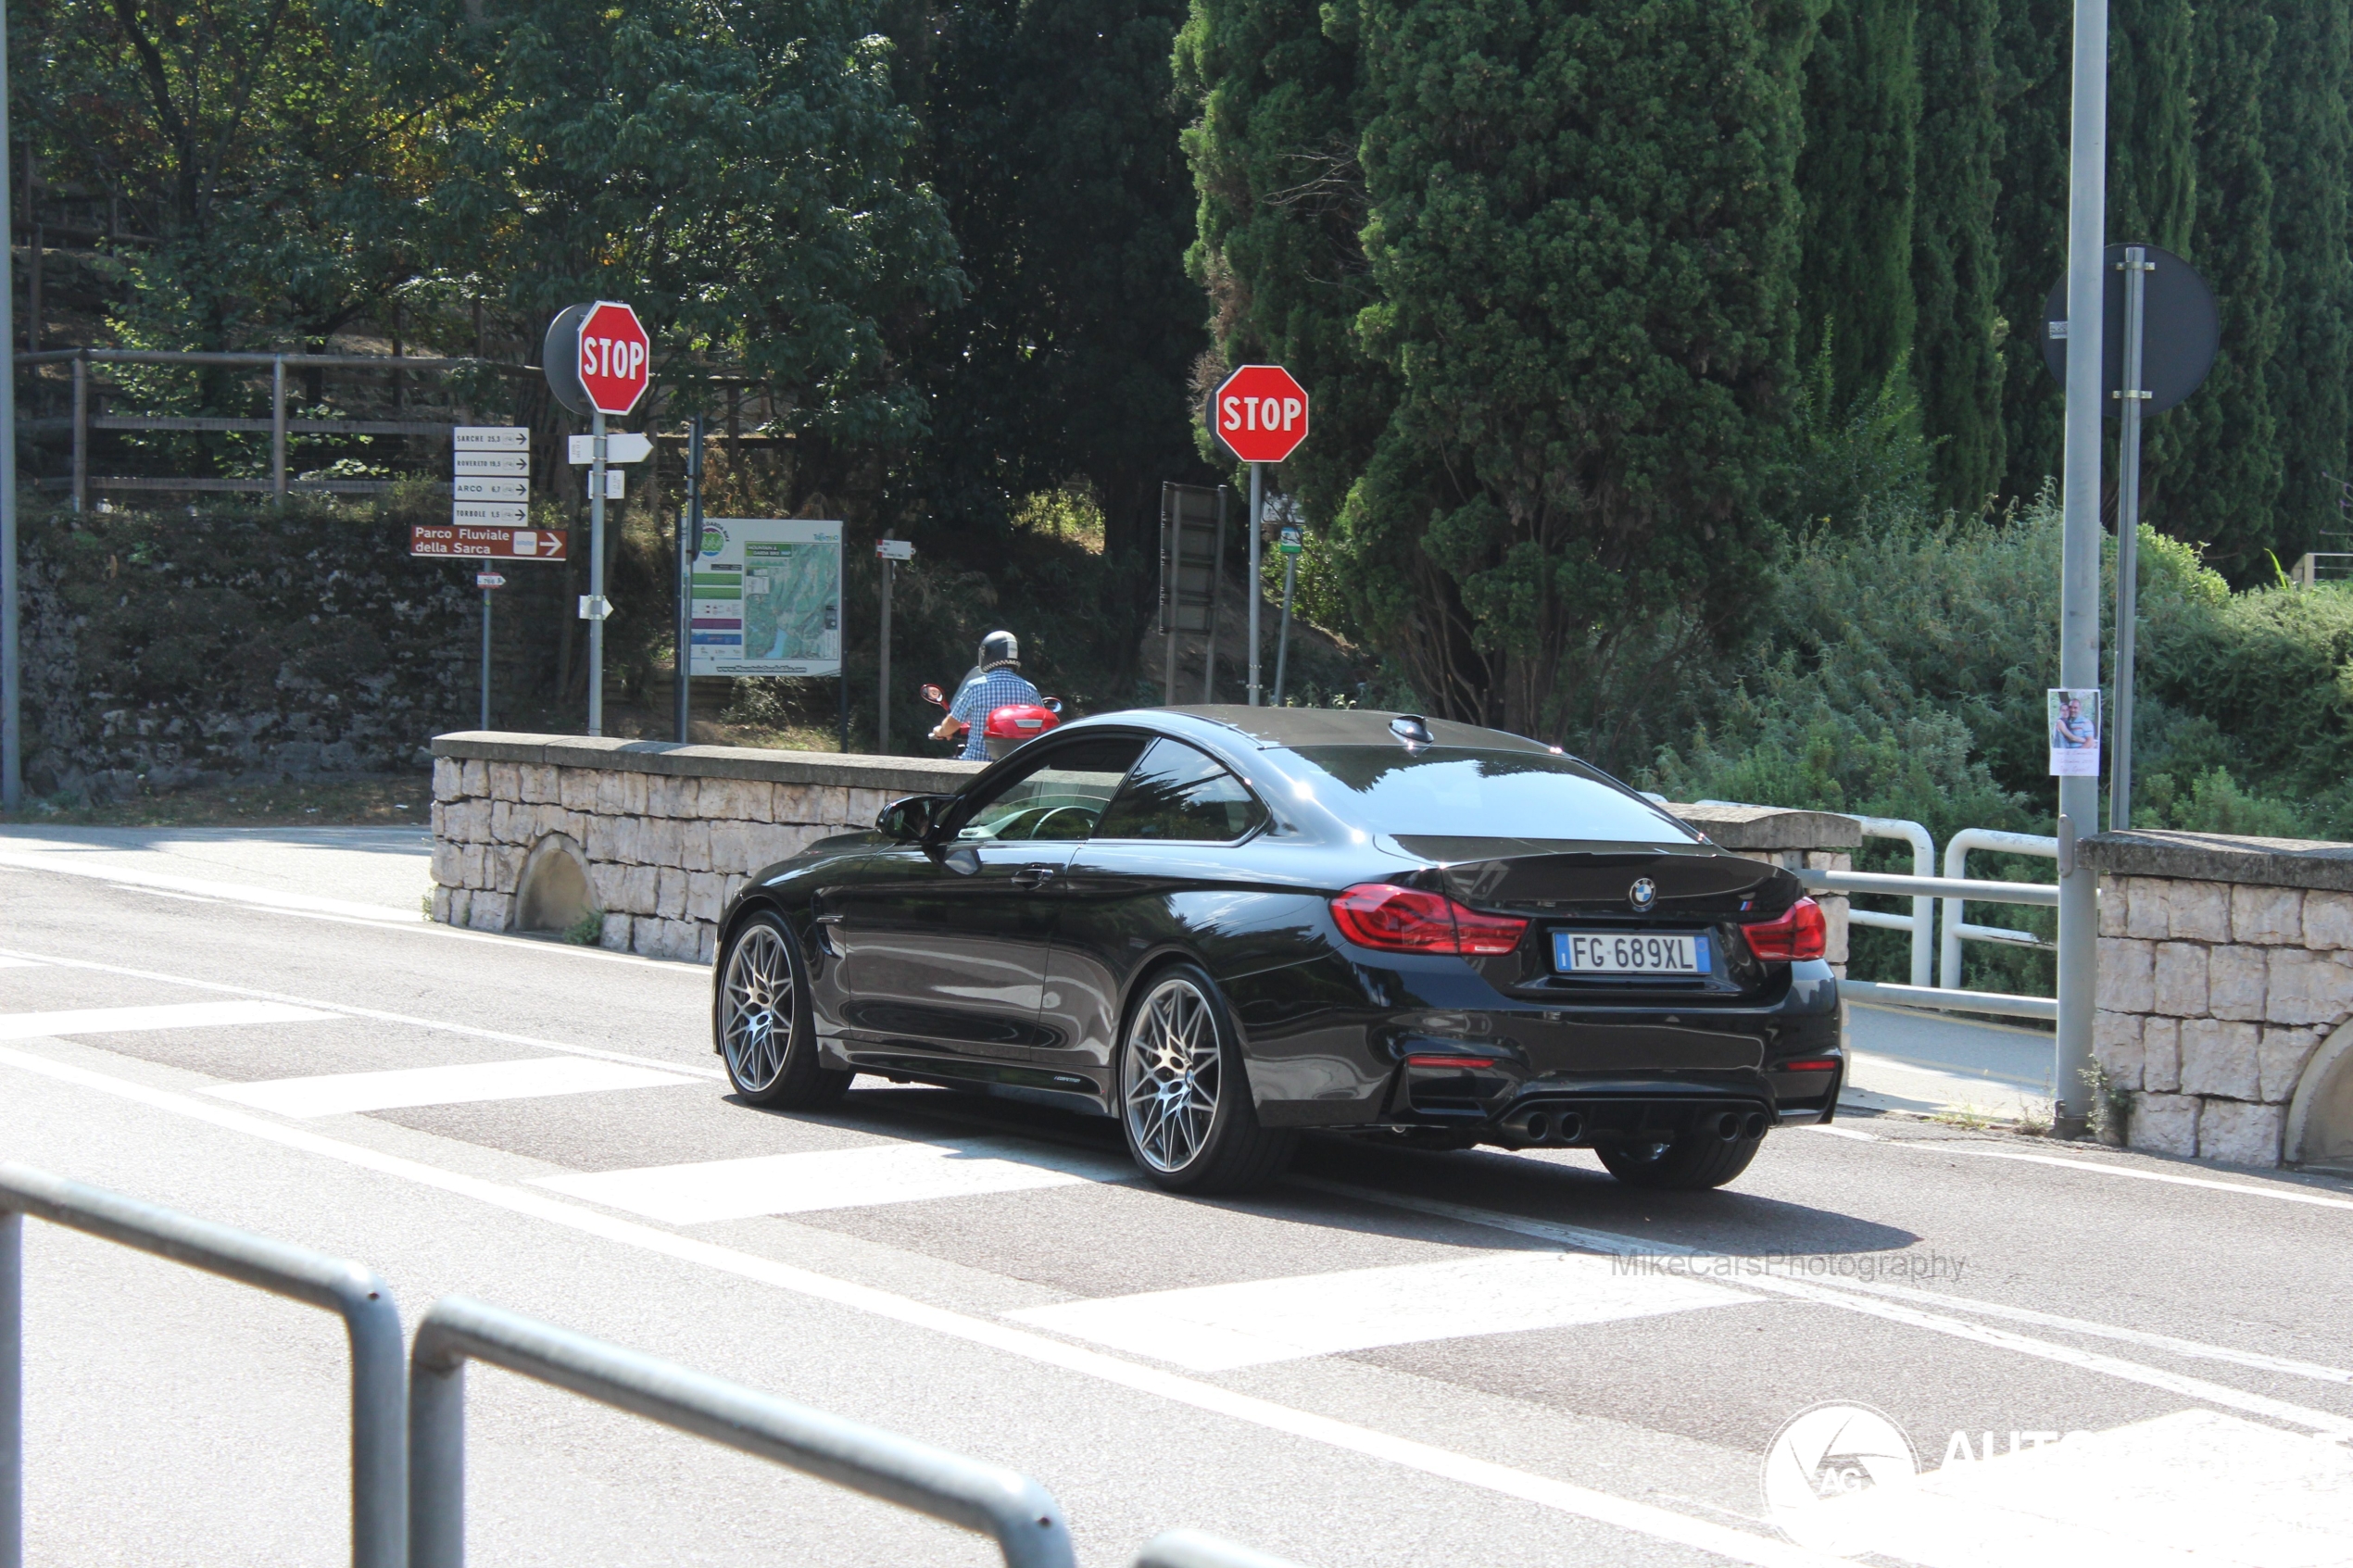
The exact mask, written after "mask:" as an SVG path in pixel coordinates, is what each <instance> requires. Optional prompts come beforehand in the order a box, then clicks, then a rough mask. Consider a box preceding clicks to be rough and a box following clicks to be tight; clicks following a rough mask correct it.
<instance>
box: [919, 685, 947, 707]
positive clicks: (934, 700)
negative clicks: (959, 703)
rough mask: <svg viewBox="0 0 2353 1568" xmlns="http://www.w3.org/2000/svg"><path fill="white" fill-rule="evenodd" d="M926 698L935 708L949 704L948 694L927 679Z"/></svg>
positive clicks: (925, 686)
mask: <svg viewBox="0 0 2353 1568" xmlns="http://www.w3.org/2000/svg"><path fill="white" fill-rule="evenodd" d="M924 700H925V702H928V703H930V704H931V705H932V706H933V707H935V708H945V707H947V706H948V694H947V693H946V692H943V691H941V690H940V689H939V688H938V687H937V686H935V685H933V684H931V683H930V682H928V681H926V682H925V683H924Z"/></svg>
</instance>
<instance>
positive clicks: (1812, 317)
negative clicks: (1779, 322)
mask: <svg viewBox="0 0 2353 1568" xmlns="http://www.w3.org/2000/svg"><path fill="white" fill-rule="evenodd" d="M1918 10H1919V0H1834V3H1833V4H1831V6H1829V8H1828V9H1827V10H1825V11H1824V12H1823V14H1822V20H1821V26H1820V30H1819V32H1818V36H1817V37H1816V39H1815V41H1814V45H1813V47H1812V48H1811V49H1810V50H1809V51H1808V52H1807V54H1806V77H1805V82H1806V84H1805V117H1806V130H1805V136H1806V142H1805V147H1804V150H1803V151H1801V152H1800V153H1799V154H1798V157H1797V190H1798V195H1799V197H1800V199H1801V200H1802V201H1803V202H1804V204H1805V218H1804V222H1803V227H1802V229H1801V230H1800V234H1799V241H1798V248H1799V254H1800V255H1801V256H1802V257H1804V261H1803V264H1802V266H1801V267H1800V268H1799V271H1798V289H1797V296H1798V307H1797V326H1798V352H1799V354H1800V356H1801V357H1802V358H1806V359H1807V360H1811V359H1812V358H1814V357H1815V356H1816V355H1817V354H1818V353H1819V352H1820V351H1821V349H1822V348H1823V346H1824V345H1828V346H1829V348H1830V352H1831V381H1832V394H1833V397H1834V400H1835V401H1836V403H1837V404H1838V405H1839V406H1841V407H1843V406H1844V405H1845V404H1847V403H1848V402H1850V401H1852V400H1853V399H1854V398H1856V397H1857V396H1860V395H1863V394H1864V393H1866V392H1868V391H1869V390H1871V389H1873V388H1875V387H1877V386H1879V385H1880V384H1881V383H1882V382H1884V381H1885V380H1886V379H1887V374H1888V372H1889V371H1890V370H1894V368H1895V367H1896V366H1897V365H1899V364H1901V363H1903V362H1904V359H1905V358H1906V356H1907V355H1908V354H1910V353H1911V350H1912V341H1913V320H1914V303H1913V292H1912V240H1913V211H1914V194H1913V193H1914V181H1915V170H1914V161H1915V143H1916V140H1917V138H1918V136H1919V125H1920V84H1919V71H1918V69H1917V59H1918V50H1917V49H1916V47H1915V44H1914V32H1915V29H1916V27H1917V26H1918V24H1919V17H1918V14H1917V13H1918ZM1931 25H1933V24H1931ZM1930 177H1931V182H1934V181H1939V180H1941V179H1943V178H1944V171H1941V170H1936V169H1931V176H1930ZM1923 216H1925V211H1924V212H1923Z"/></svg>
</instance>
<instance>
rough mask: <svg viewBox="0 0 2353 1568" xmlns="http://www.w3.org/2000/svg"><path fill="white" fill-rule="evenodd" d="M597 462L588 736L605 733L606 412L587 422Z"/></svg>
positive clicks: (591, 525) (591, 515)
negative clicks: (594, 444)
mask: <svg viewBox="0 0 2353 1568" xmlns="http://www.w3.org/2000/svg"><path fill="white" fill-rule="evenodd" d="M588 430H589V439H590V440H592V441H593V442H595V443H596V446H595V453H596V462H595V464H594V465H593V467H592V470H591V471H590V473H589V475H588V733H589V734H592V735H601V734H604V733H605V411H604V410H603V409H602V408H599V409H598V410H597V411H596V414H595V417H594V418H593V419H592V420H591V421H590V423H589V427H588Z"/></svg>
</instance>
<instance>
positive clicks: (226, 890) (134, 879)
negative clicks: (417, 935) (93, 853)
mask: <svg viewBox="0 0 2353 1568" xmlns="http://www.w3.org/2000/svg"><path fill="white" fill-rule="evenodd" d="M100 852H101V853H120V851H100ZM0 866H6V867H9V868H11V869H13V870H16V871H24V872H55V873H56V874H57V875H58V876H79V877H87V878H90V879H91V880H93V881H95V882H110V883H113V884H115V885H116V886H118V887H136V888H139V889H141V890H142V891H147V892H159V893H178V894H182V895H194V896H195V897H202V898H219V899H222V900H224V901H226V902H229V903H236V904H249V905H252V906H253V907H255V908H257V909H293V910H297V911H301V912H305V913H313V914H329V915H342V916H344V917H346V919H352V920H363V921H367V922H370V923H371V924H378V925H396V924H407V925H415V924H417V923H418V922H421V921H422V920H423V918H424V916H423V915H422V913H421V912H419V911H418V910H416V909H395V908H393V907H391V906H389V905H385V904H362V903H359V902H356V901H354V900H352V899H349V898H322V897H318V896H317V895H316V894H310V893H282V892H280V891H278V890H277V889H276V888H274V887H253V886H249V885H247V884H244V883H239V882H212V881H208V880H207V879H205V878H202V877H193V876H173V875H171V874H170V872H142V871H125V870H123V869H122V868H121V867H120V866H95V865H92V866H77V865H74V864H71V863H70V862H68V861H63V860H60V859H58V858H57V857H56V856H54V855H29V854H26V853H25V852H24V851H22V850H11V849H0ZM424 885H426V884H420V888H421V889H422V887H423V886H424Z"/></svg>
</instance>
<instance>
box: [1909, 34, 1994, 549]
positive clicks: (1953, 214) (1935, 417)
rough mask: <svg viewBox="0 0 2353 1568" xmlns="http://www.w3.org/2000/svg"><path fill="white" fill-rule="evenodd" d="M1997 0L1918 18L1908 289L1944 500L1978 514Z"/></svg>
mask: <svg viewBox="0 0 2353 1568" xmlns="http://www.w3.org/2000/svg"><path fill="white" fill-rule="evenodd" d="M1997 19H1998V12H1997V7H1996V0H1940V3H1938V4H1933V5H1931V6H1928V7H1927V8H1926V9H1924V10H1923V11H1922V12H1921V13H1920V18H1919V83H1920V94H1919V96H1920V128H1919V170H1920V177H1919V197H1918V200H1917V203H1916V205H1915V207H1914V209H1913V230H1912V276H1911V280H1910V282H1911V289H1910V292H1911V294H1912V295H1913V297H1914V298H1915V299H1916V300H1917V302H1918V308H1919V324H1918V325H1917V327H1916V328H1915V329H1914V338H1913V341H1914V344H1915V345H1916V346H1915V348H1914V351H1913V358H1912V369H1913V378H1914V381H1915V383H1917V385H1918V387H1919V405H1920V417H1921V423H1922V425H1923V426H1924V428H1925V429H1926V431H1927V433H1928V434H1929V436H1930V437H1931V439H1932V440H1934V441H1935V442H1936V445H1935V447H1934V449H1933V450H1932V451H1931V453H1930V456H1929V464H1930V470H1929V471H1930V476H1931V481H1932V483H1934V485H1935V491H1936V496H1937V499H1938V501H1939V502H1940V503H1941V504H1942V505H1944V506H1945V507H1948V508H1956V509H1960V510H1972V509H1974V508H1978V507H1980V506H1982V505H1983V504H1984V503H1985V501H1986V499H1987V497H1989V496H1990V495H1993V494H1994V491H1995V490H1997V489H1998V488H2000V486H2001V483H2002V476H2003V449H2004V445H2005V443H2004V438H2003V430H2002V383H2003V374H2004V366H2003V363H2002V356H2001V343H2000V338H2001V333H2000V328H1999V320H2000V315H2001V311H2000V294H2001V257H2000V254H1999V247H1998V243H1997V240H1996V237H1995V232H1994V206H1995V202H1994V196H1995V191H1996V185H1995V179H1994V152H1995V148H1996V146H1997V144H1998V138H1997V136H1996V132H1995V125H1994V94H1995V91H1996V82H1995V74H1994V29H1995V24H1996V21H1997Z"/></svg>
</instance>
